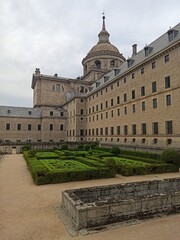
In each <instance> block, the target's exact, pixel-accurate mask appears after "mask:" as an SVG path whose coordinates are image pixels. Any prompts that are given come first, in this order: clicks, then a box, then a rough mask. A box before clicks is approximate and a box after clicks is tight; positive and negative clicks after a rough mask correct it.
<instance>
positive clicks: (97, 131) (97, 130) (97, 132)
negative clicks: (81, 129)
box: [96, 128, 99, 136]
mask: <svg viewBox="0 0 180 240" xmlns="http://www.w3.org/2000/svg"><path fill="white" fill-rule="evenodd" d="M98 134H99V129H98V128H96V136H98Z"/></svg>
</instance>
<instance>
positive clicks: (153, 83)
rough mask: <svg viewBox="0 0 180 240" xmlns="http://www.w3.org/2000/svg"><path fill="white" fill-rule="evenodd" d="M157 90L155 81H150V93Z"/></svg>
mask: <svg viewBox="0 0 180 240" xmlns="http://www.w3.org/2000/svg"><path fill="white" fill-rule="evenodd" d="M156 91H157V86H156V81H154V82H152V93H154V92H156Z"/></svg>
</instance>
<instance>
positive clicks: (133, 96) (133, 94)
mask: <svg viewBox="0 0 180 240" xmlns="http://www.w3.org/2000/svg"><path fill="white" fill-rule="evenodd" d="M135 97H136V94H135V90H132V99H135Z"/></svg>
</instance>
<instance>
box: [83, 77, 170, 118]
mask: <svg viewBox="0 0 180 240" xmlns="http://www.w3.org/2000/svg"><path fill="white" fill-rule="evenodd" d="M170 87H171V81H170V76H168V77H165V88H166V89H167V88H170ZM155 92H157V83H156V81H154V82H152V93H155ZM145 94H146V89H145V86H141V97H144V96H145ZM135 98H136V91H135V90H132V91H131V100H134V99H135ZM168 98H170V97H168ZM127 101H128V95H127V93H124V95H123V102H124V103H126V102H127ZM116 104H117V105H118V104H120V96H117V98H116ZM167 105H170V104H167ZM110 106H111V107H113V106H114V99H113V98H112V99H110ZM105 108H108V101H106V102H105ZM99 109H100V110H103V103H101V104H100V106H99V105H98V104H97V105H96V106H93V107H92V112H95V111H98V110H99ZM81 111H82V112H83V110H81ZM81 114H83V113H81ZM89 114H91V108H89Z"/></svg>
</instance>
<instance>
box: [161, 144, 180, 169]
mask: <svg viewBox="0 0 180 240" xmlns="http://www.w3.org/2000/svg"><path fill="white" fill-rule="evenodd" d="M161 160H162V161H164V162H167V163H173V164H176V165H180V153H179V152H178V151H176V150H174V149H170V148H169V149H166V150H164V151H163V152H162V154H161Z"/></svg>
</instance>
